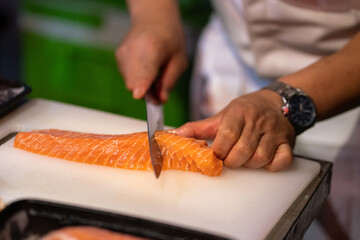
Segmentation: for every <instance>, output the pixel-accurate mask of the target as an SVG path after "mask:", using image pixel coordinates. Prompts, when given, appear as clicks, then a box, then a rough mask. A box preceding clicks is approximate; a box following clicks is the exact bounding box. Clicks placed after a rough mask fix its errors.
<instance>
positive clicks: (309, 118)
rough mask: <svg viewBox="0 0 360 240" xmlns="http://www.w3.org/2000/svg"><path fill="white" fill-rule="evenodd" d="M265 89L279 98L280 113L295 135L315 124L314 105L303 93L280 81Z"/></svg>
mask: <svg viewBox="0 0 360 240" xmlns="http://www.w3.org/2000/svg"><path fill="white" fill-rule="evenodd" d="M265 89H268V90H271V91H273V92H274V93H276V94H278V95H279V97H281V100H282V107H281V110H282V113H283V114H284V116H285V117H286V118H287V119H288V120H289V122H290V123H291V124H292V125H293V127H294V129H295V132H296V134H297V135H298V134H300V133H302V132H303V131H305V130H307V129H308V128H310V127H312V126H313V125H314V124H315V119H316V114H317V113H316V108H315V104H314V102H313V101H312V99H311V98H310V97H309V96H308V95H307V94H306V93H305V92H304V91H302V90H301V89H299V88H295V87H293V86H291V85H289V84H286V83H284V82H280V81H275V82H273V83H272V84H270V85H268V86H267V87H265Z"/></svg>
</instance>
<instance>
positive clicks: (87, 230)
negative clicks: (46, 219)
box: [41, 226, 146, 240]
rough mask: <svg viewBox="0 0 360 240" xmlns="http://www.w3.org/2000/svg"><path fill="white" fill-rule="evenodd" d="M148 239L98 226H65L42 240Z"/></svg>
mask: <svg viewBox="0 0 360 240" xmlns="http://www.w3.org/2000/svg"><path fill="white" fill-rule="evenodd" d="M104 239H106V240H146V239H145V238H140V237H135V236H131V235H128V234H122V233H117V232H112V231H109V230H105V229H102V228H98V227H90V226H79V227H65V228H61V229H59V230H55V231H52V232H50V233H48V234H47V235H45V236H44V237H42V238H41V240H104Z"/></svg>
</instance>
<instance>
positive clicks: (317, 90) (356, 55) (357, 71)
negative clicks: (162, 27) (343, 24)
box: [279, 33, 360, 120]
mask: <svg viewBox="0 0 360 240" xmlns="http://www.w3.org/2000/svg"><path fill="white" fill-rule="evenodd" d="M279 80H280V81H282V82H285V83H288V84H290V85H292V86H294V87H298V88H300V89H302V90H303V91H305V92H306V93H307V94H308V95H309V96H310V97H311V98H312V99H313V101H314V103H315V105H316V108H317V111H318V120H322V119H325V118H328V117H331V116H334V115H336V114H338V113H341V112H343V111H346V110H348V109H350V108H352V107H354V106H356V105H359V104H360V33H358V34H357V35H356V36H355V37H354V38H353V39H352V40H351V41H350V42H349V43H348V44H347V45H346V46H345V47H344V48H343V49H341V50H340V51H338V52H337V53H335V54H333V55H331V56H328V57H325V58H323V59H321V60H319V61H317V62H316V63H314V64H312V65H310V66H309V67H307V68H305V69H303V70H301V71H299V72H296V73H294V74H291V75H287V76H284V77H282V78H280V79H279Z"/></svg>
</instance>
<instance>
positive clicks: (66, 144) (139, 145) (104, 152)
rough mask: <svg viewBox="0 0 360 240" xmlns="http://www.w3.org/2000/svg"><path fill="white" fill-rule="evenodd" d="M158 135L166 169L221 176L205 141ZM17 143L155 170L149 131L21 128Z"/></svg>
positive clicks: (44, 151)
mask: <svg viewBox="0 0 360 240" xmlns="http://www.w3.org/2000/svg"><path fill="white" fill-rule="evenodd" d="M155 139H156V141H157V142H158V144H159V147H160V150H161V152H162V154H163V159H164V162H163V167H162V169H163V170H168V169H178V170H183V171H192V172H200V173H202V174H205V175H207V176H219V175H220V174H221V172H222V169H223V162H222V161H221V160H219V159H218V158H216V156H215V154H214V151H213V150H212V149H211V147H209V146H207V144H206V142H205V141H202V140H197V139H194V138H186V137H182V136H179V135H176V134H173V133H169V132H166V131H162V132H157V133H156V134H155ZM14 147H15V148H20V149H23V150H26V151H29V152H33V153H38V154H42V155H46V156H50V157H56V158H62V159H66V160H70V161H75V162H83V163H89V164H98V165H103V166H109V167H117V168H124V169H134V170H152V166H151V159H150V151H149V143H148V135H147V132H139V133H133V134H123V135H106V134H92V133H80V132H72V131H64V130H57V129H47V130H33V131H30V132H20V133H18V134H17V135H16V137H15V140H14Z"/></svg>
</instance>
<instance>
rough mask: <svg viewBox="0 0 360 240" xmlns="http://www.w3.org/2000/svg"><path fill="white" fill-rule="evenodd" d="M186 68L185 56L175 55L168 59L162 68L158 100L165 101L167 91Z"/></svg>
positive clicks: (167, 94)
mask: <svg viewBox="0 0 360 240" xmlns="http://www.w3.org/2000/svg"><path fill="white" fill-rule="evenodd" d="M185 68H186V60H185V58H181V57H176V58H173V59H171V60H170V62H169V63H168V64H167V66H166V68H165V69H164V72H163V75H162V77H161V79H160V81H161V90H160V91H161V92H160V100H161V101H162V102H166V101H167V99H168V96H169V92H170V91H171V89H172V88H173V87H174V85H175V83H176V82H177V79H178V77H179V76H180V74H181V73H182V72H183V71H184V70H185Z"/></svg>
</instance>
